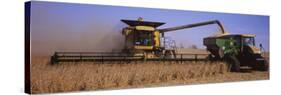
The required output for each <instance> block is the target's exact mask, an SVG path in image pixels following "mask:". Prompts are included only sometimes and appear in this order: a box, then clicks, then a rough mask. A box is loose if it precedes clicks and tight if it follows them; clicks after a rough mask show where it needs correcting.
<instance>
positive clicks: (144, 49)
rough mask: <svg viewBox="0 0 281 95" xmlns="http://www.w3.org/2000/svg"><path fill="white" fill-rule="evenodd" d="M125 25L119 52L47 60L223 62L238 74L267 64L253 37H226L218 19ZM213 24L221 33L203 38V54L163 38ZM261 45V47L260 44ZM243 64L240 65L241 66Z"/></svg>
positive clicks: (62, 55) (65, 54) (66, 55)
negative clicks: (167, 25) (244, 68)
mask: <svg viewBox="0 0 281 95" xmlns="http://www.w3.org/2000/svg"><path fill="white" fill-rule="evenodd" d="M121 21H122V22H124V23H126V24H127V25H128V26H127V27H125V28H123V30H122V34H123V35H124V36H125V45H124V49H123V50H122V51H120V52H55V53H54V55H53V56H52V57H51V62H52V63H53V64H58V63H60V62H83V61H95V62H98V61H99V62H104V61H161V60H162V61H180V62H182V61H197V60H216V61H227V62H228V63H229V64H230V66H231V69H232V71H240V66H250V67H253V68H254V69H258V70H267V69H268V63H267V61H266V60H265V59H264V58H263V57H262V56H261V51H260V49H258V48H257V47H255V42H254V37H255V36H254V35H246V34H226V33H225V30H224V27H223V25H222V24H221V23H220V22H219V21H218V20H211V21H206V22H199V23H194V24H187V25H182V26H176V27H171V28H164V29H158V28H157V27H159V26H161V25H163V24H165V23H163V22H150V21H143V19H142V18H139V19H138V20H121ZM210 24H216V25H218V27H219V28H220V30H221V32H222V33H221V34H220V35H217V36H210V37H206V38H204V39H203V43H204V45H205V46H206V47H207V51H209V52H210V53H206V54H186V53H182V52H178V51H177V47H176V45H175V41H173V40H170V39H168V38H167V37H165V33H166V32H172V31H176V30H181V29H188V28H194V27H199V26H205V25H210ZM260 46H261V45H260ZM242 63H243V64H242Z"/></svg>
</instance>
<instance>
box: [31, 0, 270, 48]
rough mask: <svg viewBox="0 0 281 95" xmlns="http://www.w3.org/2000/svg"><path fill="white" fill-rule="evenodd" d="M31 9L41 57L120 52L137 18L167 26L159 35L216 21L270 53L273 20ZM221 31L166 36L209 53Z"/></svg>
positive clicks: (83, 7) (36, 5)
mask: <svg viewBox="0 0 281 95" xmlns="http://www.w3.org/2000/svg"><path fill="white" fill-rule="evenodd" d="M31 8H32V9H31V35H32V44H33V46H34V47H38V48H41V50H37V51H42V50H44V49H49V50H53V51H58V50H78V49H82V50H98V49H100V48H103V47H115V46H117V47H118V46H119V47H118V48H122V45H121V44H122V43H123V41H124V40H123V36H122V35H121V33H120V31H121V29H122V28H123V27H125V26H126V24H124V23H122V22H121V21H120V20H121V19H131V20H134V19H137V18H138V17H142V18H144V20H147V21H157V22H165V23H166V24H164V25H162V26H160V27H159V29H161V28H167V27H173V26H178V25H184V24H191V23H196V22H201V21H208V20H215V19H216V20H219V21H221V22H222V23H223V24H224V27H225V29H226V31H228V32H230V33H233V34H256V43H257V44H259V43H261V44H263V46H264V48H265V50H267V51H268V50H269V16H259V15H244V14H225V13H211V12H195V11H183V10H167V9H151V8H134V7H120V6H104V5H91V4H72V3H54V2H39V1H32V7H31ZM218 30H219V29H218V27H217V26H216V25H209V26H202V27H197V28H192V29H185V30H178V31H174V32H169V33H166V36H169V37H171V38H172V39H174V40H176V43H177V44H178V45H179V44H182V45H184V46H185V47H189V46H190V45H193V44H194V45H197V46H198V47H200V48H205V47H204V46H203V41H202V39H203V37H207V36H210V35H213V34H215V33H216V32H217V31H218ZM43 43H44V44H43ZM74 43H75V44H74ZM105 43H107V44H105ZM114 44H115V45H114ZM96 47H100V48H96ZM111 50H112V49H111ZM35 51H36V50H35Z"/></svg>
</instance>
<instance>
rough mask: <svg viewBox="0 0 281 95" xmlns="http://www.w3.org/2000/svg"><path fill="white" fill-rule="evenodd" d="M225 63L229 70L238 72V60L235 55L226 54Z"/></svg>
mask: <svg viewBox="0 0 281 95" xmlns="http://www.w3.org/2000/svg"><path fill="white" fill-rule="evenodd" d="M227 63H228V64H229V66H230V71H231V72H240V62H239V60H238V59H237V58H236V57H235V56H233V55H229V56H227Z"/></svg>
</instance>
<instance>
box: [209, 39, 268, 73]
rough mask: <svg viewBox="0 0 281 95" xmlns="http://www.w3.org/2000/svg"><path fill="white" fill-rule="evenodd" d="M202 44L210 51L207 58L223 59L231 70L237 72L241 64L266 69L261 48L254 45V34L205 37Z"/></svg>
mask: <svg viewBox="0 0 281 95" xmlns="http://www.w3.org/2000/svg"><path fill="white" fill-rule="evenodd" d="M203 43H204V45H205V46H206V47H207V50H208V51H209V52H210V53H211V54H210V55H209V57H208V58H209V60H212V61H215V60H224V61H226V62H228V63H229V65H230V69H231V71H234V72H239V71H240V67H241V66H248V67H251V68H253V69H255V70H260V71H267V70H268V68H269V67H268V62H267V60H266V59H265V58H264V57H263V56H262V52H261V49H260V48H262V45H261V44H260V48H257V47H256V46H255V35H251V34H222V35H217V36H211V37H206V38H204V39H203Z"/></svg>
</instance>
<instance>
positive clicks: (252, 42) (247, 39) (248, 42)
mask: <svg viewBox="0 0 281 95" xmlns="http://www.w3.org/2000/svg"><path fill="white" fill-rule="evenodd" d="M243 45H247V46H254V45H255V39H254V37H244V38H243Z"/></svg>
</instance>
